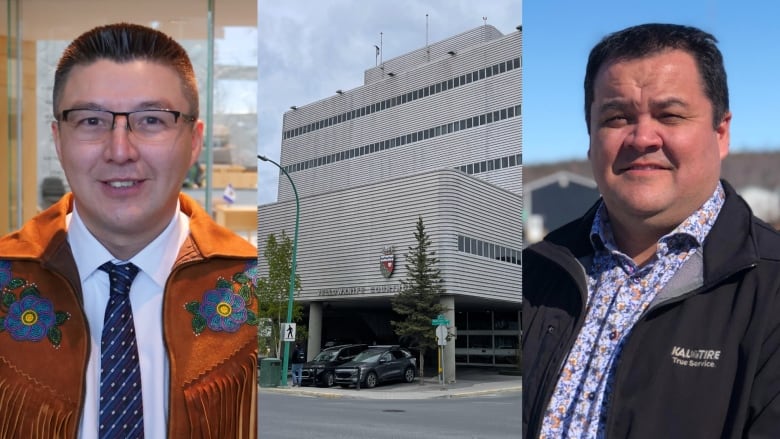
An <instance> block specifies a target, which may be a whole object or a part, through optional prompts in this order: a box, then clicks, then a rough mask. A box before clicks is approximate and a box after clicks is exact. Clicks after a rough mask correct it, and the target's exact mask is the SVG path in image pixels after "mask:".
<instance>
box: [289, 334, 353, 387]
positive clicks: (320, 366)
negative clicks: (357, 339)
mask: <svg viewBox="0 0 780 439" xmlns="http://www.w3.org/2000/svg"><path fill="white" fill-rule="evenodd" d="M366 349H368V345H365V344H345V345H340V346H332V347H329V348H325V349H323V350H322V351H320V353H319V354H317V356H316V357H314V358H313V359H312V360H311V361H309V362H308V363H306V364H304V365H303V371H302V373H301V384H303V385H305V386H308V385H316V386H323V387H331V386H333V376H334V369H335V367H336V366H340V365H342V364H344V363H346V362H348V361H352V359H354V358H355V355H357V354H359V353H361V352H363V351H365V350H366Z"/></svg>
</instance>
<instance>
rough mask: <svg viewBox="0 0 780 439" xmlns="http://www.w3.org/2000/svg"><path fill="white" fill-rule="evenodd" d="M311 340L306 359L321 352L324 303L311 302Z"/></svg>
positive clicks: (307, 347)
mask: <svg viewBox="0 0 780 439" xmlns="http://www.w3.org/2000/svg"><path fill="white" fill-rule="evenodd" d="M308 329H309V342H308V344H307V345H306V361H310V360H311V359H312V358H314V356H315V355H317V354H319V353H320V346H322V303H320V302H309V328H308Z"/></svg>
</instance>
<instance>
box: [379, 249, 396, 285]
mask: <svg viewBox="0 0 780 439" xmlns="http://www.w3.org/2000/svg"><path fill="white" fill-rule="evenodd" d="M379 269H380V270H382V276H384V277H386V278H388V277H390V276H392V275H393V270H394V269H395V253H394V252H393V246H391V245H386V246H385V248H384V249H383V250H382V256H380V257H379Z"/></svg>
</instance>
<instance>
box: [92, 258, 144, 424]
mask: <svg viewBox="0 0 780 439" xmlns="http://www.w3.org/2000/svg"><path fill="white" fill-rule="evenodd" d="M100 269H101V270H103V271H105V272H107V273H108V279H109V281H110V285H111V296H110V297H109V299H108V306H107V307H106V315H105V319H104V321H103V338H102V340H101V342H100V345H101V355H100V426H99V429H98V432H99V433H98V434H99V437H100V438H101V439H108V438H123V439H124V438H143V437H144V419H143V400H142V398H141V369H140V367H139V365H138V347H137V346H136V344H135V324H134V322H133V310H132V308H131V307H130V285H131V284H132V283H133V279H134V278H135V276H136V274H138V267H136V266H135V265H133V264H123V265H114V264H112V263H111V262H106V263H105V264H103V265H101V266H100Z"/></svg>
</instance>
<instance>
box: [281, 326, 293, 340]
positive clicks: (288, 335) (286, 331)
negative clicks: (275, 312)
mask: <svg viewBox="0 0 780 439" xmlns="http://www.w3.org/2000/svg"><path fill="white" fill-rule="evenodd" d="M282 340H283V341H295V323H282Z"/></svg>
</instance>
